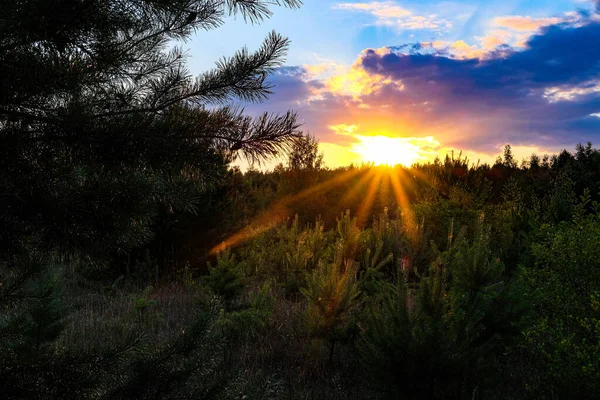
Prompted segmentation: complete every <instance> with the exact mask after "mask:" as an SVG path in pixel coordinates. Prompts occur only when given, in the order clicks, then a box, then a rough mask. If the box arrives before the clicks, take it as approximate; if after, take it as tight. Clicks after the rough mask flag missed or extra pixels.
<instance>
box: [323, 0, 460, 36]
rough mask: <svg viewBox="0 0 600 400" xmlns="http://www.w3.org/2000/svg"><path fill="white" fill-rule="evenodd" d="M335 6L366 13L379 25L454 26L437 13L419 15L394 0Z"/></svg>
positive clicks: (403, 28)
mask: <svg viewBox="0 0 600 400" xmlns="http://www.w3.org/2000/svg"><path fill="white" fill-rule="evenodd" d="M334 8H336V9H338V10H347V11H354V12H361V13H366V14H370V15H372V16H374V17H375V18H376V21H375V23H376V24H377V25H384V26H390V27H394V28H397V29H402V30H421V29H430V30H443V29H449V28H451V27H452V22H450V21H448V20H445V19H443V18H440V17H438V16H437V15H436V14H429V15H418V14H415V13H414V12H412V11H410V10H407V9H405V8H403V7H400V6H399V5H397V4H396V3H394V2H391V1H385V2H371V3H340V4H337V5H336V6H335V7H334Z"/></svg>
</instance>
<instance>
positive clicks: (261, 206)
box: [152, 135, 600, 269]
mask: <svg viewBox="0 0 600 400" xmlns="http://www.w3.org/2000/svg"><path fill="white" fill-rule="evenodd" d="M319 157H320V155H319V152H318V143H317V141H316V140H315V139H314V137H312V136H311V135H304V136H303V137H302V139H301V140H300V142H299V143H297V144H296V145H294V146H293V148H292V149H291V150H290V153H289V156H288V161H287V162H286V164H285V165H284V164H280V165H279V166H277V167H276V168H275V169H274V170H273V171H268V172H265V171H261V170H260V169H253V168H251V169H250V170H248V171H245V172H242V171H241V170H239V169H237V168H233V169H230V170H229V171H228V172H227V173H226V175H225V176H224V177H223V180H222V184H221V185H220V186H219V187H218V188H217V189H216V190H215V191H213V192H211V193H210V194H207V195H206V196H205V197H203V199H202V205H201V206H199V207H198V209H197V213H195V214H194V215H190V214H189V213H185V214H180V215H173V216H172V220H171V221H176V222H175V223H173V224H172V225H171V226H170V228H171V229H168V230H165V231H164V234H163V235H159V236H157V237H156V242H155V245H154V246H153V249H154V250H153V251H152V255H153V257H155V259H156V261H157V262H159V263H161V265H163V264H164V265H166V267H167V269H168V268H169V266H175V265H177V266H181V265H183V264H185V262H189V263H192V264H193V265H195V266H197V267H200V268H202V267H203V266H204V264H205V261H206V260H205V257H204V256H205V255H206V254H207V252H208V251H210V249H211V248H213V247H214V246H218V245H219V244H220V243H221V242H223V241H226V240H227V238H228V236H230V235H232V234H233V233H234V232H236V231H243V230H244V228H247V227H248V226H254V227H260V226H262V225H266V224H268V223H272V222H273V221H278V222H283V221H286V220H292V219H293V218H294V217H295V216H296V215H297V216H298V217H299V220H300V222H301V223H302V224H307V223H312V222H314V221H315V220H316V219H317V218H318V219H320V220H321V221H323V222H324V224H325V226H327V227H332V226H334V225H335V223H336V218H337V217H338V216H339V213H340V212H341V211H345V210H350V211H351V213H352V214H353V215H357V216H358V218H359V220H358V224H359V226H361V227H369V226H370V225H371V224H372V222H373V217H374V216H377V215H379V214H381V213H382V212H384V210H385V209H386V208H387V209H389V210H395V209H396V208H398V207H401V206H402V204H401V203H402V202H405V204H416V203H420V202H431V201H441V200H442V199H445V200H450V202H449V204H452V205H453V207H455V208H456V207H458V208H460V207H459V206H457V204H458V203H457V202H460V201H462V200H460V197H461V196H462V195H463V194H464V193H468V194H469V195H470V198H471V200H470V201H471V202H473V204H472V205H473V207H475V208H480V207H482V206H483V205H490V206H491V205H493V204H501V203H503V202H504V201H505V200H506V196H514V197H518V198H520V199H522V201H523V202H524V203H526V204H527V206H528V207H534V206H535V207H539V208H542V209H544V210H543V211H545V209H546V208H548V207H554V210H553V211H552V212H553V213H554V216H553V218H554V221H555V222H558V221H563V220H568V219H569V218H570V215H571V214H570V213H571V206H570V204H572V202H573V199H572V198H571V197H572V196H575V198H579V196H581V195H583V193H584V190H585V189H588V190H589V191H590V196H591V199H592V200H598V195H599V194H598V187H599V185H600V183H599V182H598V177H599V176H600V175H599V174H600V152H599V151H598V150H597V149H594V148H593V146H592V144H591V143H587V144H585V145H582V144H578V145H577V146H576V147H575V151H574V152H572V153H571V152H569V151H567V150H563V151H562V152H561V153H560V154H554V155H543V156H538V155H536V154H532V156H531V158H530V159H529V160H521V161H520V162H517V160H516V159H515V158H514V157H513V155H512V151H511V147H510V145H507V146H506V147H505V149H504V154H503V157H499V158H498V159H497V161H496V162H495V164H493V165H489V164H479V163H476V162H473V161H471V160H468V159H467V158H466V157H463V156H462V154H461V153H458V152H457V153H452V154H448V155H446V157H445V158H444V159H436V160H434V161H433V162H430V163H424V164H417V165H413V166H412V167H410V168H406V167H403V166H400V165H398V166H395V167H384V166H382V167H376V166H372V165H368V164H365V165H359V166H348V167H342V168H337V169H329V168H324V167H323V166H322V163H321V160H320V158H319ZM558 182H560V185H563V186H564V188H563V189H562V190H565V191H566V192H565V193H564V194H562V195H564V196H565V198H564V199H563V200H561V199H559V198H555V199H550V198H549V196H550V194H551V193H554V192H555V191H556V190H559V189H558V188H557V185H558V184H559V183H558ZM397 186H400V188H398V187H397ZM509 192H510V193H509ZM556 196H557V197H559V196H561V195H558V194H557V195H556ZM369 198H371V200H369ZM563 201H564V203H565V204H564V205H562V206H561V205H559V204H558V203H561V202H563ZM469 206H470V205H466V207H469ZM442 207H445V206H444V205H442ZM448 217H450V214H448ZM430 222H435V225H439V226H445V225H446V222H443V221H440V220H439V219H437V220H435V221H430ZM199 226H201V227H202V229H198V227H199ZM442 230H443V229H442ZM161 248H163V249H164V251H162V252H160V251H159V249H161Z"/></svg>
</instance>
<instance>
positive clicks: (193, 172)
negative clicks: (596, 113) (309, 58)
mask: <svg viewBox="0 0 600 400" xmlns="http://www.w3.org/2000/svg"><path fill="white" fill-rule="evenodd" d="M271 3H281V4H282V5H287V6H297V5H298V2H296V1H292V0H288V1H280V2H267V1H265V2H262V1H241V0H240V1H236V0H231V1H214V2H208V1H189V0H169V1H167V0H140V1H118V0H114V1H112V0H111V1H106V0H69V1H68V0H61V1H52V2H50V1H13V0H10V1H8V0H6V1H0V9H1V10H2V16H0V22H1V23H0V77H1V79H2V80H1V86H0V204H1V210H0V397H2V398H8V399H14V398H27V399H109V398H111V399H112V398H117V399H130V398H139V399H269V398H274V399H279V398H283V399H335V398H339V399H368V398H372V399H378V398H398V399H592V398H597V395H598V393H599V392H600V356H599V354H600V246H599V245H598V244H599V243H600V219H599V218H600V217H599V214H598V213H599V212H600V208H599V204H598V203H597V201H598V200H600V198H599V197H600V193H599V189H600V151H598V150H596V149H593V148H592V146H591V144H590V145H586V146H581V145H579V146H578V147H577V148H576V150H575V152H574V153H569V152H566V151H565V152H563V153H561V154H559V155H556V156H551V157H542V158H539V157H537V156H532V157H531V159H530V160H527V161H525V162H519V163H518V162H517V161H516V160H514V158H513V156H512V154H511V151H510V147H508V146H507V147H506V149H505V154H504V157H503V158H501V159H499V160H498V162H497V163H496V164H495V165H493V166H488V165H473V164H470V163H469V162H468V161H467V160H465V159H464V158H462V157H460V156H459V155H456V156H454V155H449V156H448V157H447V158H446V159H444V160H438V161H436V162H434V163H429V164H425V165H416V166H413V167H412V168H404V167H395V168H387V167H373V166H362V167H348V168H341V169H336V170H329V169H324V168H322V166H321V160H320V157H319V154H318V147H317V143H316V142H315V140H314V139H313V138H312V137H311V136H308V135H302V134H301V133H300V132H298V130H297V128H298V126H297V124H296V121H295V116H294V115H293V114H291V113H290V114H286V115H265V116H264V117H259V118H255V119H252V118H248V117H245V116H244V115H243V114H242V113H241V111H238V110H235V109H232V108H228V107H223V106H222V105H220V104H222V103H223V102H228V101H230V100H232V99H236V98H237V99H240V98H241V99H243V100H247V101H249V100H260V99H262V98H263V97H264V96H265V95H267V94H268V87H267V86H266V85H265V76H266V75H267V74H268V73H269V72H270V71H272V70H273V68H275V67H277V66H278V65H279V62H280V60H281V56H282V55H283V53H284V50H285V48H286V46H287V42H286V40H285V39H283V38H281V37H279V36H278V35H276V34H272V35H270V36H269V37H268V38H267V40H266V42H265V44H264V46H263V47H262V48H261V49H259V50H258V51H257V52H256V53H249V52H247V51H242V52H240V53H238V54H236V55H235V56H234V57H232V58H230V59H224V60H222V61H221V62H220V63H219V64H218V66H217V69H215V70H214V71H210V72H208V73H206V74H204V75H202V76H200V77H199V78H197V79H193V78H192V77H190V76H189V74H188V73H187V72H186V69H185V58H184V57H183V54H182V53H181V52H180V51H179V50H177V49H174V50H168V49H169V48H170V47H171V45H172V44H173V43H174V41H175V40H178V39H184V38H187V37H189V36H190V34H191V33H192V32H194V31H195V30H201V29H210V28H212V27H214V26H216V25H218V24H220V23H221V22H222V18H223V16H224V15H226V14H228V13H233V14H237V15H242V16H244V17H245V18H247V19H248V20H250V21H253V22H258V21H260V20H261V19H262V18H264V17H266V16H268V15H269V9H268V8H267V7H266V6H267V5H272V4H271ZM205 105H210V107H205ZM280 153H281V154H283V153H287V154H288V157H289V161H288V163H287V165H286V166H280V167H278V168H276V169H275V171H273V172H260V171H257V170H250V171H248V172H246V173H242V172H240V170H238V169H232V168H229V165H230V162H231V161H232V159H233V157H235V156H236V155H243V156H246V157H248V158H250V159H258V160H260V159H264V158H265V157H268V156H272V155H275V154H280Z"/></svg>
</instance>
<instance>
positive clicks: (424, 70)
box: [186, 0, 600, 167]
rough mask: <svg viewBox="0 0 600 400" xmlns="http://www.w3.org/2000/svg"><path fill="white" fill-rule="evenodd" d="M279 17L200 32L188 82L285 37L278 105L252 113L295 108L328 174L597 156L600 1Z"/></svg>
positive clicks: (355, 4) (384, 5) (320, 5)
mask: <svg viewBox="0 0 600 400" xmlns="http://www.w3.org/2000/svg"><path fill="white" fill-rule="evenodd" d="M273 12H274V14H273V17H272V18H271V19H269V20H266V21H263V22H262V23H261V24H260V25H250V24H246V23H244V21H243V20H241V19H237V20H236V19H229V20H227V21H226V23H225V24H224V25H223V26H221V27H219V28H217V29H215V30H213V31H209V32H200V33H198V34H197V35H196V36H195V37H194V38H193V39H192V40H191V41H189V42H188V43H186V46H187V47H188V48H189V50H188V52H189V55H190V61H189V62H190V68H191V71H192V73H195V74H199V73H201V72H202V71H205V70H207V69H210V68H213V67H214V65H215V61H217V60H218V59H219V58H220V57H222V56H226V55H231V54H233V52H234V51H235V50H237V49H239V48H240V47H242V46H244V45H245V46H247V47H248V48H249V49H250V50H252V49H256V48H258V47H259V45H260V43H261V42H262V40H263V39H264V37H265V36H266V34H267V33H268V32H269V31H271V30H275V31H277V32H278V33H281V34H282V35H284V36H287V37H288V38H289V39H290V40H291V47H290V51H289V53H288V56H287V58H286V63H285V66H283V67H281V68H279V69H278V70H277V71H276V72H275V73H274V74H273V75H271V76H270V77H269V78H268V81H269V82H270V83H271V84H272V85H273V86H274V87H273V91H274V94H273V95H272V96H271V97H270V98H269V100H267V101H265V102H264V103H261V104H245V105H244V106H245V108H246V111H247V112H248V113H249V114H259V113H261V112H264V111H269V112H285V111H287V110H295V111H297V113H298V116H299V119H300V122H302V124H303V125H302V129H303V130H304V131H305V132H309V133H311V134H313V135H314V136H316V137H317V138H318V139H319V141H320V149H321V151H322V152H323V154H324V160H325V163H326V165H327V166H329V167H337V166H341V165H347V164H349V163H360V162H363V161H374V162H389V163H393V162H396V161H397V162H401V163H404V164H410V163H412V162H422V161H427V160H432V159H433V158H435V157H436V156H442V157H443V156H444V155H445V154H447V153H449V152H451V151H452V150H454V151H455V153H456V152H459V151H462V154H463V155H466V156H467V157H469V159H470V160H471V161H472V162H477V161H480V162H492V163H493V161H494V160H495V158H496V156H497V155H499V154H501V152H502V149H503V147H504V145H505V144H507V143H509V144H511V146H512V148H513V153H514V154H515V155H516V157H517V158H518V159H521V158H529V156H530V155H531V154H532V153H537V154H539V155H542V154H544V153H548V154H551V153H556V152H558V151H560V150H562V149H563V148H566V149H569V150H572V149H573V148H574V147H575V145H576V144H577V143H579V142H582V143H585V142H588V141H591V142H592V143H595V144H596V145H600V141H599V140H597V137H600V0H552V1H547V0H545V1H544V0H471V1H466V0H463V1H436V0H424V1H423V0H421V1H416V0H410V1H408V0H406V1H385V0H382V1H368V0H362V1H351V0H304V5H303V6H302V7H301V8H300V9H296V10H290V9H285V8H281V7H274V8H273ZM395 155H396V156H395ZM394 157H396V158H394Z"/></svg>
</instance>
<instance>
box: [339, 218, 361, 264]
mask: <svg viewBox="0 0 600 400" xmlns="http://www.w3.org/2000/svg"><path fill="white" fill-rule="evenodd" d="M337 233H338V237H339V239H338V241H337V243H336V246H337V249H336V257H338V258H339V260H338V262H340V263H342V264H343V263H345V262H346V261H354V260H355V259H356V256H357V253H358V250H359V248H360V245H361V243H360V229H359V228H358V226H357V225H356V217H354V218H352V217H350V210H347V211H346V212H345V213H342V215H341V216H340V217H339V218H338V219H337Z"/></svg>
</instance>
